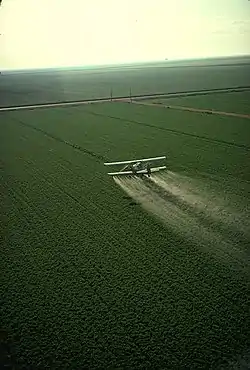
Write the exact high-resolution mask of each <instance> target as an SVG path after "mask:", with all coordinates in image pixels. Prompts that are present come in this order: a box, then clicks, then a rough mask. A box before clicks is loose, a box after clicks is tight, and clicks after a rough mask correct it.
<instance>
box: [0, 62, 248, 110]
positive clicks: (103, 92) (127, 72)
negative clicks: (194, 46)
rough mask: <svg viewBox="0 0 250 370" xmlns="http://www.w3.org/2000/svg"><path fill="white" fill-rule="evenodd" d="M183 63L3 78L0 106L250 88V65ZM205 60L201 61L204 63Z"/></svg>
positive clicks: (52, 72)
mask: <svg viewBox="0 0 250 370" xmlns="http://www.w3.org/2000/svg"><path fill="white" fill-rule="evenodd" d="M185 63H186V65H185V66H183V65H181V63H178V62H175V63H174V64H175V65H176V67H175V68H172V67H166V65H168V63H167V64H166V63H164V64H162V63H156V64H155V66H154V65H151V66H150V67H149V66H147V65H143V64H142V65H135V66H133V67H126V66H120V67H119V66H118V67H116V68H113V69H112V68H100V69H95V68H94V69H86V70H84V69H83V70H64V71H58V72H55V71H50V70H48V71H43V72H41V73H36V72H33V73H32V72H29V73H16V74H15V73H14V74H5V73H3V75H2V76H1V84H0V95H1V101H0V106H9V105H11V106H13V105H20V104H38V103H46V102H55V101H69V100H70V101H74V100H82V99H93V98H107V97H110V93H111V89H112V94H113V97H115V96H128V95H129V92H130V89H131V92H132V95H143V94H153V93H168V92H171V93H172V92H180V91H190V90H191V91H195V90H204V89H215V88H217V89H219V88H230V87H240V86H250V64H249V60H248V61H247V63H246V64H244V63H243V64H240V63H238V64H237V63H236V64H231V65H227V66H225V65H224V66H223V65H216V66H215V65H210V66H209V65H207V66H204V65H203V66H200V67H198V66H196V65H194V64H195V62H194V61H193V62H192V61H190V65H189V67H188V62H185ZM201 64H202V63H201Z"/></svg>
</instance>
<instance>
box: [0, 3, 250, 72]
mask: <svg viewBox="0 0 250 370" xmlns="http://www.w3.org/2000/svg"><path fill="white" fill-rule="evenodd" d="M0 33H1V36H0V68H1V69H9V68H32V67H49V66H50V67H53V66H66V65H89V64H102V63H116V62H132V61H142V60H157V59H158V60H159V59H164V58H169V59H178V58H196V57H212V56H228V55H240V54H250V1H247V0H154V1H151V0H89V1H85V0H70V1H69V0H43V1H38V0H3V2H2V6H1V8H0Z"/></svg>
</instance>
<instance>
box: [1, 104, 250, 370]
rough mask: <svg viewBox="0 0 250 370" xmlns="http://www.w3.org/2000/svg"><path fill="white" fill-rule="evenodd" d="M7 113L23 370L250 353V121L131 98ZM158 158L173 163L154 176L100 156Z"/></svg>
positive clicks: (10, 262)
mask: <svg viewBox="0 0 250 370" xmlns="http://www.w3.org/2000/svg"><path fill="white" fill-rule="evenodd" d="M0 114H1V116H0V117H1V133H2V134H1V167H2V179H1V180H2V181H1V183H2V187H3V191H2V205H3V215H4V222H3V229H2V230H3V232H2V240H3V246H2V254H1V255H2V258H1V270H2V286H1V295H2V298H3V305H2V327H3V329H4V332H5V341H6V343H8V344H9V347H8V348H9V349H8V350H9V352H10V354H11V361H12V362H13V363H14V365H15V366H16V368H23V369H27V368H30V369H31V368H39V369H44V368H64V369H79V368H89V369H95V368H99V369H100V368H106V369H111V368H122V369H140V368H141V369H142V368H143V369H145V368H151V369H152V368H154V369H163V368H169V369H187V368H195V369H204V368H212V369H215V368H221V369H222V368H223V369H224V368H227V369H228V368H232V369H233V367H234V366H240V364H244V361H245V362H246V361H247V357H248V360H249V335H248V334H249V333H248V327H249V325H250V315H249V306H248V299H249V277H250V275H249V240H250V235H249V234H250V232H249V230H250V227H249V226H250V213H249V207H248V205H249V200H250V177H249V159H250V158H249V154H250V143H249V137H250V127H249V120H246V119H243V118H232V117H221V116H213V115H203V114H197V115H193V114H191V113H188V112H181V111H174V110H165V109H161V108H158V107H151V106H140V105H136V104H129V103H103V104H97V105H95V104H89V105H85V106H81V107H71V108H68V107H60V108H46V109H33V110H26V111H13V112H1V113H0ZM162 154H166V155H167V167H168V170H167V171H165V172H162V173H159V174H155V175H154V176H152V177H151V178H150V179H147V178H145V179H144V180H141V179H137V178H134V177H131V178H126V179H124V178H117V179H116V180H115V181H114V180H113V179H112V178H110V177H108V176H107V175H106V172H107V168H106V167H105V166H104V165H103V162H105V161H114V160H123V159H130V158H131V159H132V158H136V157H148V156H157V155H162Z"/></svg>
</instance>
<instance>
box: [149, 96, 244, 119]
mask: <svg viewBox="0 0 250 370" xmlns="http://www.w3.org/2000/svg"><path fill="white" fill-rule="evenodd" d="M249 101H250V92H248V91H244V92H234V93H226V94H225V93H217V94H209V95H200V96H186V97H181V98H168V99H162V98H160V99H159V98H157V99H150V100H149V102H150V103H153V102H155V103H162V104H164V105H180V106H183V107H191V108H198V109H213V110H218V111H223V112H233V113H243V114H250V104H249ZM144 102H145V101H144Z"/></svg>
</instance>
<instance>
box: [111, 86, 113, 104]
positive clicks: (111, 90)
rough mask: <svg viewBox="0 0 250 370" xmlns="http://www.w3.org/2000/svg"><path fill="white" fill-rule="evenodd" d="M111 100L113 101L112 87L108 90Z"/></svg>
mask: <svg viewBox="0 0 250 370" xmlns="http://www.w3.org/2000/svg"><path fill="white" fill-rule="evenodd" d="M112 99H113V90H112V87H111V89H110V100H111V101H112Z"/></svg>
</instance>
